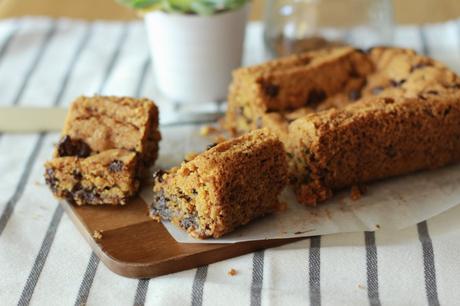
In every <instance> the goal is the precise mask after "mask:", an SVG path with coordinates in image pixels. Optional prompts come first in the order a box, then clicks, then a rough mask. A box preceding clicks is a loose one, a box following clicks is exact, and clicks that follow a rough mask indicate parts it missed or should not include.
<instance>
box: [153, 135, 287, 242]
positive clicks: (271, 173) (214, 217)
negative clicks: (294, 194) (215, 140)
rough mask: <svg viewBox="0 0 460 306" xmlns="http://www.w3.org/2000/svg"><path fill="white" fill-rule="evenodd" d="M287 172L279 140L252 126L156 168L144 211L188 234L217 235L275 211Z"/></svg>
mask: <svg viewBox="0 0 460 306" xmlns="http://www.w3.org/2000/svg"><path fill="white" fill-rule="evenodd" d="M287 173H288V169H287V160H286V153H285V150H284V147H283V144H282V143H281V142H280V141H279V140H278V138H277V137H276V136H275V135H273V134H272V133H270V132H268V131H267V130H266V129H262V130H256V131H253V132H251V133H249V134H247V135H244V136H241V137H239V138H235V139H231V140H228V141H225V142H222V143H219V144H217V145H216V146H214V147H212V148H210V149H208V150H207V151H205V152H203V153H201V154H199V155H197V156H196V157H194V158H193V159H191V160H189V161H186V162H184V163H183V164H182V165H181V166H180V167H176V168H173V169H170V170H169V171H167V172H162V171H160V172H158V173H157V174H156V176H155V183H154V187H153V190H154V193H155V197H154V201H153V202H152V203H151V204H150V207H149V208H150V214H151V216H152V217H153V218H154V219H157V220H160V219H163V220H170V221H171V222H172V223H173V224H175V225H176V226H178V227H180V228H182V229H184V230H186V231H187V232H188V233H189V234H190V235H191V236H193V237H196V238H207V237H214V238H218V237H220V236H222V235H224V234H226V233H229V232H231V231H232V230H234V229H235V228H237V227H238V226H241V225H243V224H246V223H248V222H250V221H251V220H253V219H255V218H258V217H261V216H263V215H266V214H269V213H272V212H274V211H276V210H277V209H278V208H279V207H280V206H279V202H278V196H279V194H280V193H281V191H282V189H283V188H284V187H285V185H286V184H287V180H288V177H287Z"/></svg>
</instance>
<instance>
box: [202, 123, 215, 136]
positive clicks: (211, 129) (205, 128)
mask: <svg viewBox="0 0 460 306" xmlns="http://www.w3.org/2000/svg"><path fill="white" fill-rule="evenodd" d="M216 132H218V129H216V128H215V127H213V126H212V125H205V126H203V127H201V129H200V135H201V136H209V135H210V134H214V133H216Z"/></svg>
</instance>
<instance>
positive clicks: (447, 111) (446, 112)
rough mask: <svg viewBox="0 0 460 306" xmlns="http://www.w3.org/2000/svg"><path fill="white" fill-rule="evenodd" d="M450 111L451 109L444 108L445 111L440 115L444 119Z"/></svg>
mask: <svg viewBox="0 0 460 306" xmlns="http://www.w3.org/2000/svg"><path fill="white" fill-rule="evenodd" d="M451 109H452V107H450V106H449V107H448V108H446V109H445V110H444V112H443V113H442V115H443V116H444V117H445V116H447V115H449V113H450V111H451Z"/></svg>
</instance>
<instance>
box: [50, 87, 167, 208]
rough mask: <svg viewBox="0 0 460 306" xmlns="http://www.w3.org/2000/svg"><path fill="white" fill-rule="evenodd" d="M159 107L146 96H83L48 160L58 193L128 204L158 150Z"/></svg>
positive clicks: (81, 200)
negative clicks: (52, 156)
mask: <svg viewBox="0 0 460 306" xmlns="http://www.w3.org/2000/svg"><path fill="white" fill-rule="evenodd" d="M160 139H161V136H160V133H159V131H158V110H157V107H156V106H155V104H154V103H153V102H152V101H150V100H147V99H134V98H127V97H106V96H95V97H91V98H89V97H80V98H78V99H77V100H76V101H75V102H73V104H72V105H71V107H70V109H69V112H68V115H67V119H66V122H65V125H64V128H63V131H62V137H61V140H60V141H59V143H58V144H57V145H56V149H55V151H54V158H53V159H52V160H51V161H49V162H47V163H46V164H45V168H46V173H45V180H46V182H47V184H48V185H49V187H50V188H51V190H52V191H53V193H54V194H55V196H57V197H58V198H63V199H66V200H68V201H69V202H71V203H75V204H78V205H82V204H125V203H126V201H127V200H128V199H129V198H130V197H132V196H133V195H135V194H136V192H137V191H138V190H139V184H140V179H141V178H142V177H144V176H145V175H146V174H147V173H148V171H147V169H148V168H149V167H150V166H151V165H152V164H153V163H154V161H155V160H156V158H157V154H158V142H159V140H160Z"/></svg>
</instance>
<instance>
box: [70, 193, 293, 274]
mask: <svg viewBox="0 0 460 306" xmlns="http://www.w3.org/2000/svg"><path fill="white" fill-rule="evenodd" d="M61 205H62V206H63V207H64V209H65V211H66V212H67V214H68V215H69V216H70V218H71V220H72V221H73V222H74V223H75V225H76V226H77V228H78V229H79V230H80V232H81V233H82V235H83V236H84V237H85V239H86V241H87V242H88V243H89V244H90V246H91V248H92V249H93V251H94V252H95V253H96V255H97V256H98V257H99V259H100V260H101V261H102V262H103V263H104V264H105V265H106V266H107V267H108V268H109V269H110V270H112V271H113V272H115V273H117V274H120V275H122V276H126V277H131V278H150V277H154V276H159V275H164V274H168V273H173V272H178V271H182V270H187V269H191V268H196V267H199V266H203V265H207V264H210V263H213V262H216V261H220V260H224V259H228V258H232V257H236V256H239V255H243V254H246V253H250V252H253V251H256V250H259V249H264V248H269V247H275V246H279V245H282V244H286V243H289V242H294V241H297V240H299V239H301V238H294V239H277V240H260V241H250V242H241V243H235V244H200V243H196V244H189V243H178V242H176V241H175V240H174V238H173V237H171V235H169V233H168V231H167V230H166V229H165V228H164V226H163V225H162V224H161V223H158V222H155V221H153V220H152V219H150V217H149V216H148V212H147V207H146V205H145V203H144V201H143V200H142V199H141V198H136V199H134V200H133V201H132V202H131V203H129V204H128V205H125V206H113V207H107V206H104V207H101V206H99V207H98V206H74V205H71V204H68V203H66V202H61ZM94 231H102V238H101V239H95V238H94V237H93V233H94Z"/></svg>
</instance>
